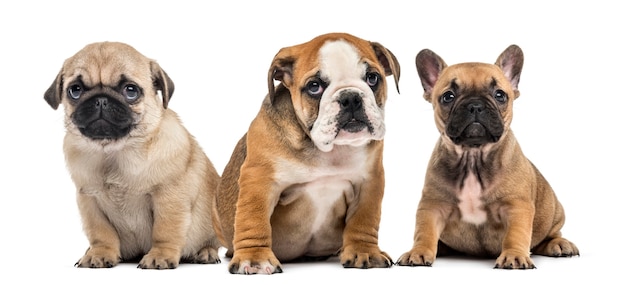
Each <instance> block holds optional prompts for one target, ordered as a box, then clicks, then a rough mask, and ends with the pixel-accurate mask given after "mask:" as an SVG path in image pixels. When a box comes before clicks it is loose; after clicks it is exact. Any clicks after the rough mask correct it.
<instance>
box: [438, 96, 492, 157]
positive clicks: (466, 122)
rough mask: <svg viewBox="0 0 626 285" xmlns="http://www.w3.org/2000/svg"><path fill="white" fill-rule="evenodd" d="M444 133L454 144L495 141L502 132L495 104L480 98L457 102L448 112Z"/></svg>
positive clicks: (480, 143)
mask: <svg viewBox="0 0 626 285" xmlns="http://www.w3.org/2000/svg"><path fill="white" fill-rule="evenodd" d="M446 133H447V134H448V136H449V137H450V139H452V141H453V142H454V143H455V144H458V145H463V146H469V147H479V146H481V145H483V144H486V143H490V142H497V141H498V140H499V139H500V137H501V136H502V134H503V133H504V124H503V123H502V117H501V116H500V112H499V110H498V108H497V107H496V106H494V105H493V104H492V103H491V102H489V101H486V100H484V99H481V98H474V99H469V100H465V101H463V102H459V104H457V106H455V108H454V109H453V110H452V112H451V114H450V121H449V123H448V126H447V128H446Z"/></svg>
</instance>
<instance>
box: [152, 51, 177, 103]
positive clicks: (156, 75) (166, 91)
mask: <svg viewBox="0 0 626 285" xmlns="http://www.w3.org/2000/svg"><path fill="white" fill-rule="evenodd" d="M150 71H151V72H152V84H153V85H154V88H155V89H156V90H161V97H163V108H164V109H167V104H168V103H169V101H170V99H171V98H172V95H173V94H174V82H173V81H172V79H170V77H169V76H168V75H167V73H165V71H164V70H163V69H162V68H161V66H159V64H158V63H156V61H151V62H150Z"/></svg>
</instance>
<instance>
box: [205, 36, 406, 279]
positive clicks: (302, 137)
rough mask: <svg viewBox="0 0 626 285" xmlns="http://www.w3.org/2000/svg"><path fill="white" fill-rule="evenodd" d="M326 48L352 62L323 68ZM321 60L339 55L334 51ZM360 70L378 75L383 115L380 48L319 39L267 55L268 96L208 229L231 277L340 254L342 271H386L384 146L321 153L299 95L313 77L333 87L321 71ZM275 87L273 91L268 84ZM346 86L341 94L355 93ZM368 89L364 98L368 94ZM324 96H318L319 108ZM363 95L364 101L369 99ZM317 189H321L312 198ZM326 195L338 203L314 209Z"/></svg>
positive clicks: (385, 60)
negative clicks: (381, 230) (352, 57)
mask: <svg viewBox="0 0 626 285" xmlns="http://www.w3.org/2000/svg"><path fill="white" fill-rule="evenodd" d="M344 44H345V45H344ZM329 45H330V46H333V45H334V48H338V47H339V46H342V47H346V50H349V51H348V53H349V54H353V53H354V54H358V57H359V58H360V59H359V63H358V64H357V65H355V66H352V65H350V66H347V65H341V66H338V68H337V69H332V70H325V68H326V67H323V66H322V65H323V64H322V62H324V64H336V63H335V62H332V61H331V62H328V61H325V60H327V59H322V58H320V54H322V53H321V51H320V50H321V49H322V48H323V47H326V48H328V46H329ZM328 56H329V57H334V56H338V57H341V56H340V55H337V53H333V54H331V55H328ZM363 66H368V72H370V74H371V73H377V74H379V76H380V85H378V87H377V89H376V90H375V91H374V93H373V97H375V100H376V103H375V104H376V105H378V108H382V107H383V106H384V102H385V100H386V96H387V95H386V94H387V85H386V82H385V76H388V75H393V76H394V78H395V80H396V83H397V81H398V78H399V75H400V67H399V64H398V62H397V60H396V58H395V56H393V54H392V53H391V52H389V51H388V50H387V49H386V48H385V47H383V46H382V45H380V44H378V43H373V42H368V41H365V40H362V39H359V38H357V37H354V36H352V35H348V34H326V35H322V36H319V37H317V38H315V39H313V40H311V41H309V42H307V43H304V44H301V45H296V46H292V47H287V48H283V49H281V50H280V51H279V52H278V54H277V55H276V56H275V58H274V60H273V61H272V64H271V67H270V69H269V73H268V87H269V94H268V95H267V96H266V97H265V100H264V101H263V104H262V107H261V109H260V111H259V113H258V115H257V116H256V118H255V119H254V120H253V121H252V123H251V125H250V127H249V129H248V132H247V133H246V134H245V135H244V136H243V137H242V138H241V140H240V141H239V143H238V144H237V146H236V147H235V150H234V152H233V154H232V157H231V160H230V162H229V163H228V165H227V166H226V168H225V170H224V173H223V174H222V176H223V179H222V181H221V183H220V185H219V187H218V193H217V195H216V197H217V202H216V212H215V214H214V216H213V217H214V218H216V220H215V222H214V224H215V226H216V229H217V231H218V232H219V233H220V236H221V239H222V241H223V243H224V244H225V245H226V247H227V248H228V252H227V256H232V259H231V261H230V265H229V271H230V272H231V273H241V274H252V273H269V274H271V273H276V272H282V268H281V263H280V262H281V261H292V260H296V259H300V258H320V257H327V256H332V255H335V254H336V253H337V252H338V251H340V252H341V254H340V259H341V263H342V264H343V266H344V267H358V268H370V267H389V266H391V264H392V261H391V259H390V257H389V255H387V253H385V252H383V251H381V250H380V249H379V247H378V225H379V222H380V214H381V202H382V198H383V189H384V170H383V164H382V153H383V141H382V140H378V139H372V140H368V142H367V143H365V144H364V145H356V144H345V145H335V146H334V148H332V150H326V151H322V150H320V149H319V148H318V147H317V146H316V143H315V142H314V140H313V139H312V137H314V135H312V133H313V132H315V128H314V122H316V121H317V120H318V118H319V116H321V113H322V112H318V109H323V108H321V107H320V104H322V103H320V99H317V100H316V99H312V98H311V96H309V95H307V94H305V92H304V90H306V88H307V87H306V86H307V83H310V82H311V80H318V77H321V80H327V82H326V83H327V84H329V85H328V86H327V87H328V89H331V88H334V85H333V84H337V83H335V82H334V79H335V77H333V76H336V75H327V74H330V73H331V72H329V71H332V72H344V71H339V70H344V69H345V72H346V76H352V75H349V74H350V73H351V72H352V71H354V70H355V69H356V70H360V68H363ZM359 72H360V71H359ZM325 76H329V77H328V78H326V77H325ZM362 76H364V77H365V73H363V74H362ZM353 78H354V80H353V81H354V84H355V85H354V86H363V84H364V83H363V79H364V78H363V77H362V78H361V79H359V80H357V79H356V77H353ZM274 80H278V81H280V84H279V85H278V86H274ZM351 80H352V79H351ZM359 82H360V83H359ZM351 84H352V83H347V84H346V86H343V87H349V88H348V89H350V88H351V89H352V90H354V89H357V88H360V87H354V88H352V87H351V86H352V85H351ZM359 84H360V85H359ZM322 85H323V84H322ZM366 89H368V88H364V90H365V91H363V92H364V93H368V92H372V91H367V90H366ZM328 93H330V91H329V92H328ZM331 95H332V94H327V92H325V93H324V95H322V99H321V101H325V100H326V99H325V98H330V96H331ZM369 96H370V95H368V97H367V99H364V100H369V99H370V98H373V97H369ZM363 98H365V96H364V97H363ZM328 101H331V100H328ZM364 104H365V103H364ZM329 106H335V105H330V104H329ZM321 145H323V147H325V146H326V145H324V144H323V143H321ZM357 169H362V171H361V170H357ZM355 172H357V173H356V174H355ZM321 185H326V187H321ZM323 189H327V191H328V192H325V193H324V192H320V194H319V195H314V194H311V193H314V192H312V191H324V190H323ZM316 193H317V192H316ZM322 193H324V194H322ZM325 197H336V199H329V198H328V199H329V200H328V201H327V202H317V203H316V202H315V200H320V199H324V198H325ZM314 216H316V217H317V218H316V217H314ZM322 216H323V218H322ZM321 219H323V220H321ZM316 221H317V222H316ZM315 224H317V225H319V228H318V227H316V226H314V225H315Z"/></svg>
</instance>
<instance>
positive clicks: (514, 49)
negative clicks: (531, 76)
mask: <svg viewBox="0 0 626 285" xmlns="http://www.w3.org/2000/svg"><path fill="white" fill-rule="evenodd" d="M495 64H496V65H497V66H499V67H500V69H502V72H503V73H504V76H505V77H506V78H507V79H508V80H509V82H511V86H512V87H513V90H514V91H515V98H517V97H519V90H518V89H517V85H518V84H519V80H520V76H521V74H522V66H523V65H524V53H522V49H521V48H520V47H519V46H517V45H510V46H509V47H507V48H506V49H505V50H504V51H503V52H502V53H501V54H500V56H498V59H497V60H496V63H495Z"/></svg>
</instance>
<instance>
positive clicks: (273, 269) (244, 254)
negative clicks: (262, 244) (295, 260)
mask: <svg viewBox="0 0 626 285" xmlns="http://www.w3.org/2000/svg"><path fill="white" fill-rule="evenodd" d="M228 272H230V273H232V274H274V273H282V272H283V269H282V267H281V264H280V262H279V261H278V259H277V258H276V256H275V255H274V253H273V252H272V250H271V249H269V248H247V249H241V250H238V251H236V252H235V253H234V254H233V258H232V259H231V260H230V264H229V265H228Z"/></svg>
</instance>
